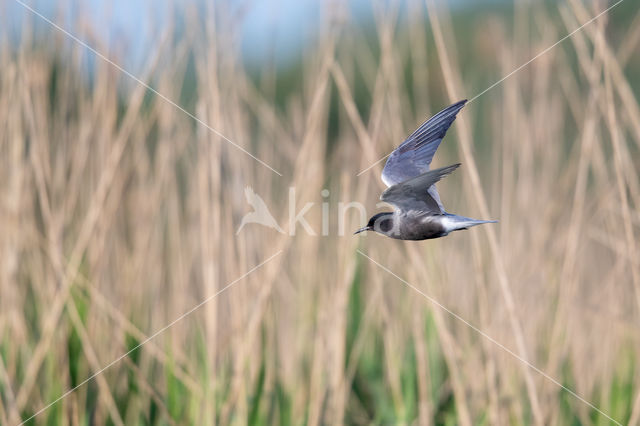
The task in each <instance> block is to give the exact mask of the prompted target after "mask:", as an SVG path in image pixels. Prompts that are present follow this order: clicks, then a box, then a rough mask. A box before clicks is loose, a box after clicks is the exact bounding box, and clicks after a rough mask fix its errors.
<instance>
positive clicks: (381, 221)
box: [353, 212, 393, 235]
mask: <svg viewBox="0 0 640 426" xmlns="http://www.w3.org/2000/svg"><path fill="white" fill-rule="evenodd" d="M392 229H393V213H391V212H382V213H378V214H376V215H373V216H372V217H371V219H369V222H368V223H367V226H365V227H363V228H360V229H358V230H357V231H356V232H354V233H353V234H354V235H355V234H359V233H360V232H364V231H375V232H378V233H380V234H388V233H389V232H390V231H391V230H392Z"/></svg>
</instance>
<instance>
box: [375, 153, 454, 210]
mask: <svg viewBox="0 0 640 426" xmlns="http://www.w3.org/2000/svg"><path fill="white" fill-rule="evenodd" d="M459 166H460V163H458V164H453V165H451V166H447V167H442V168H440V169H436V170H430V171H427V172H424V173H422V174H421V175H419V176H416V177H414V178H411V179H409V180H406V181H404V182H402V183H399V184H396V185H393V186H390V187H389V188H387V190H386V191H384V192H383V193H382V195H381V196H380V200H382V201H384V202H387V203H389V204H393V205H394V206H395V207H396V208H397V209H398V210H401V211H405V212H406V211H411V210H415V211H421V212H432V213H435V214H441V213H443V212H442V210H441V209H440V205H439V203H438V202H436V200H435V199H434V198H433V197H432V196H431V194H430V193H429V192H427V191H426V188H429V187H431V186H432V185H434V184H435V183H436V182H438V181H439V180H440V179H442V178H443V177H445V176H447V175H448V174H450V173H451V172H453V171H454V170H455V169H457V168H458V167H459ZM434 188H435V187H434Z"/></svg>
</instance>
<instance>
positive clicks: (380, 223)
mask: <svg viewBox="0 0 640 426" xmlns="http://www.w3.org/2000/svg"><path fill="white" fill-rule="evenodd" d="M466 102H467V100H466V99H465V100H462V101H460V102H457V103H455V104H453V105H451V106H449V107H447V108H445V109H443V110H442V111H440V112H439V113H437V114H436V115H434V116H433V117H431V118H430V119H429V120H427V121H426V122H425V123H424V124H422V125H421V126H420V127H419V128H418V129H417V130H416V131H415V132H413V134H412V135H411V136H409V137H408V138H407V140H405V141H404V142H403V143H402V144H400V146H399V147H398V148H396V149H395V150H394V151H393V152H392V153H391V155H390V156H389V158H388V159H387V163H386V164H385V166H384V169H383V170H382V181H383V182H384V183H385V185H387V186H388V188H387V189H386V190H385V191H384V192H383V193H382V195H381V196H380V200H382V201H385V202H387V203H389V204H391V205H393V206H394V211H393V212H382V213H378V214H376V215H375V216H373V217H372V218H371V219H369V223H367V226H365V227H364V228H360V229H358V230H357V231H356V232H355V233H356V234H358V233H360V232H364V231H375V232H377V233H379V234H383V235H386V236H387V237H391V238H395V239H399V240H426V239H430V238H439V237H444V236H446V235H449V233H450V232H452V231H459V230H461V229H468V228H470V227H472V226H476V225H481V224H483V223H495V222H497V221H495V220H476V219H471V218H468V217H464V216H458V215H455V214H451V213H447V212H445V210H444V206H443V205H442V202H441V201H440V195H438V190H437V189H436V185H435V184H436V182H438V181H439V180H440V179H442V178H443V177H445V176H447V175H448V174H450V173H451V172H453V171H454V170H455V169H457V168H458V167H459V166H460V164H459V163H458V164H453V165H451V166H447V167H442V168H440V169H436V170H429V165H430V164H431V160H432V159H433V155H434V154H435V153H436V150H437V149H438V146H439V145H440V142H442V138H444V135H445V134H446V133H447V130H448V129H449V127H450V126H451V123H453V121H454V120H455V119H456V115H457V114H458V111H460V110H461V109H462V107H464V105H465V103H466Z"/></svg>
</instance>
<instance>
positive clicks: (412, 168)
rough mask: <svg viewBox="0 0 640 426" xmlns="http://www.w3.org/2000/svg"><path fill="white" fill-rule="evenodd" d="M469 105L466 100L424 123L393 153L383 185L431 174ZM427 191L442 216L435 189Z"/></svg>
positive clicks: (387, 164)
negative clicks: (451, 129) (440, 149)
mask: <svg viewBox="0 0 640 426" xmlns="http://www.w3.org/2000/svg"><path fill="white" fill-rule="evenodd" d="M466 103H467V100H466V99H464V100H462V101H460V102H457V103H455V104H453V105H450V106H448V107H447V108H445V109H443V110H442V111H440V112H439V113H437V114H436V115H434V116H433V117H431V118H430V119H428V120H427V121H425V122H424V123H423V124H422V125H421V126H420V127H418V129H417V130H416V131H415V132H413V133H412V134H411V136H409V137H408V138H407V140H405V141H404V142H402V144H400V146H399V147H397V148H396V149H395V150H394V151H393V152H392V153H391V155H390V156H389V158H388V159H387V162H386V164H385V165H384V169H382V181H383V182H384V183H385V185H387V186H392V185H396V184H399V183H402V182H404V181H406V180H407V179H411V178H413V177H416V176H419V175H420V174H422V173H424V172H426V171H428V170H429V165H430V164H431V160H432V159H433V155H434V154H435V153H436V150H437V149H438V146H440V142H442V138H444V135H445V134H446V133H447V130H449V127H450V126H451V123H453V120H455V119H456V115H457V114H458V112H459V111H460V110H461V109H462V107H464V105H465V104H466ZM427 191H428V192H429V195H431V198H433V200H434V201H435V202H436V204H437V205H438V207H439V209H440V212H441V213H444V206H443V205H442V202H441V201H440V195H439V194H438V190H437V189H436V187H435V186H430V187H429V188H428V189H427Z"/></svg>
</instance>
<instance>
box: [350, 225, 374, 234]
mask: <svg viewBox="0 0 640 426" xmlns="http://www.w3.org/2000/svg"><path fill="white" fill-rule="evenodd" d="M364 231H371V227H370V226H365V227H364V228H360V229H358V230H357V231H356V232H354V233H353V235H356V234H359V233H361V232H364Z"/></svg>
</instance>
